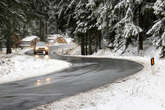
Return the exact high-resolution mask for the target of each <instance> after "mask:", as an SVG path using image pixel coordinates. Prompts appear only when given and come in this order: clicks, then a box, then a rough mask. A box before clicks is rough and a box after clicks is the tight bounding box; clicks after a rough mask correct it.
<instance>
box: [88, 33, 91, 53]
mask: <svg viewBox="0 0 165 110" xmlns="http://www.w3.org/2000/svg"><path fill="white" fill-rule="evenodd" d="M88 46H89V55H91V54H92V39H91V34H90V32H89V33H88Z"/></svg>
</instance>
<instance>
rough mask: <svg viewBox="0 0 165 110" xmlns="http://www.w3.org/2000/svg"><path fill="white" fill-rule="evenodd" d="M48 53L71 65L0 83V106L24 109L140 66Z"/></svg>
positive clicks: (1, 108) (111, 79) (108, 80)
mask: <svg viewBox="0 0 165 110" xmlns="http://www.w3.org/2000/svg"><path fill="white" fill-rule="evenodd" d="M54 49H56V47H53V48H52V50H54ZM50 57H51V58H52V59H57V58H58V59H63V60H66V61H69V62H71V63H72V64H73V66H72V67H71V68H69V69H66V70H63V71H60V72H56V73H52V74H49V75H45V76H41V77H36V78H30V79H26V80H23V81H16V82H11V83H7V84H2V85H0V110H27V109H30V108H33V107H36V106H39V105H42V104H47V103H50V102H53V101H56V100H59V99H61V98H64V97H67V96H72V95H75V94H78V93H80V92H85V91H88V90H90V89H93V88H97V87H100V86H103V85H105V84H107V83H112V82H114V81H115V80H117V79H119V78H123V77H126V76H129V75H132V74H134V73H136V72H138V71H140V70H141V69H143V66H142V65H141V64H138V63H135V62H132V61H128V60H119V59H108V58H74V57H63V56H58V55H54V54H50ZM27 66H28V65H27Z"/></svg>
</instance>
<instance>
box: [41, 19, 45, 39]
mask: <svg viewBox="0 0 165 110" xmlns="http://www.w3.org/2000/svg"><path fill="white" fill-rule="evenodd" d="M45 24H46V23H45V21H44V20H42V19H40V39H41V41H46V37H45V33H46V32H45V30H46V29H45V28H46V26H45Z"/></svg>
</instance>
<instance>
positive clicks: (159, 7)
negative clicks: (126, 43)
mask: <svg viewBox="0 0 165 110" xmlns="http://www.w3.org/2000/svg"><path fill="white" fill-rule="evenodd" d="M153 9H154V13H155V15H156V16H157V18H158V19H157V21H156V22H155V24H154V25H153V26H152V28H151V29H150V30H149V31H148V33H147V34H150V35H152V39H153V44H154V45H155V46H157V47H160V48H161V50H162V52H161V56H162V57H164V56H165V1H164V0H157V1H156V2H155V4H154V6H153Z"/></svg>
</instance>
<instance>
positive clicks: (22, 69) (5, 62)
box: [0, 55, 71, 83]
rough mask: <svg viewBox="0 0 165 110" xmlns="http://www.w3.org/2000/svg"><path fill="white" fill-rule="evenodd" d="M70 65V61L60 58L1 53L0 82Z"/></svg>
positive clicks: (48, 71) (58, 69) (39, 74)
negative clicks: (40, 57)
mask: <svg viewBox="0 0 165 110" xmlns="http://www.w3.org/2000/svg"><path fill="white" fill-rule="evenodd" d="M70 66H71V64H70V63H67V62H64V61H60V60H52V59H39V58H33V57H31V56H26V55H10V56H6V55H1V56H0V83H6V82H10V81H16V80H23V79H26V78H30V77H36V76H41V75H45V74H50V73H52V72H56V71H60V70H62V69H65V68H68V67H70Z"/></svg>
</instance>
